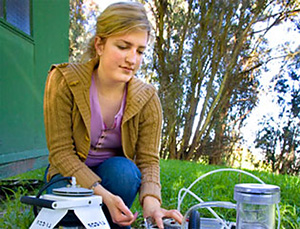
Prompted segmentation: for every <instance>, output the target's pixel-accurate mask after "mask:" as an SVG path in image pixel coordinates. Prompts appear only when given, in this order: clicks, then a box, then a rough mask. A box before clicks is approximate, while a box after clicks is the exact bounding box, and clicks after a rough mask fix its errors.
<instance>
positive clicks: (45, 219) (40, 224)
mask: <svg viewBox="0 0 300 229" xmlns="http://www.w3.org/2000/svg"><path fill="white" fill-rule="evenodd" d="M67 212H68V209H59V210H53V209H49V208H42V209H41V211H40V212H39V214H38V216H37V217H36V218H35V220H34V221H33V223H32V224H31V226H30V229H51V228H54V227H55V225H56V224H57V223H58V222H60V220H61V219H62V218H63V217H64V216H65V215H66V214H67Z"/></svg>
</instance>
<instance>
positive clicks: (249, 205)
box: [234, 183, 280, 229]
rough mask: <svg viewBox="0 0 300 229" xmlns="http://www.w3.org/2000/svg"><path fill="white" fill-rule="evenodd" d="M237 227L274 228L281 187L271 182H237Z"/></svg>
mask: <svg viewBox="0 0 300 229" xmlns="http://www.w3.org/2000/svg"><path fill="white" fill-rule="evenodd" d="M234 199H235V200H236V201H237V208H236V213H237V217H236V227H237V229H253V228H255V229H274V228H275V208H276V206H275V205H276V204H278V203H279V201H280V188H279V187H278V186H275V185H269V184H250V183H248V184H237V185H235V187H234Z"/></svg>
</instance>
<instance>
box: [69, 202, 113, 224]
mask: <svg viewBox="0 0 300 229" xmlns="http://www.w3.org/2000/svg"><path fill="white" fill-rule="evenodd" d="M74 213H75V215H76V216H77V217H78V219H79V220H80V221H81V222H82V224H83V225H84V226H85V228H101V229H110V226H109V224H108V222H107V220H106V217H105V215H104V213H103V211H102V209H101V207H100V206H95V207H94V206H93V207H89V208H76V209H74Z"/></svg>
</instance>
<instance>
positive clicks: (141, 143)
mask: <svg viewBox="0 0 300 229" xmlns="http://www.w3.org/2000/svg"><path fill="white" fill-rule="evenodd" d="M161 125H162V109H161V104H160V101H159V98H158V95H157V94H156V93H154V94H153V96H152V97H151V99H150V100H149V101H148V102H147V103H146V104H145V106H144V108H143V109H142V113H141V116H140V120H139V127H138V136H137V137H138V140H137V144H136V164H137V166H138V167H139V169H140V171H141V174H142V183H141V188H140V203H141V204H142V203H143V199H144V197H146V196H153V197H155V198H157V199H158V200H159V201H160V202H161V185H160V167H159V146H160V137H161Z"/></svg>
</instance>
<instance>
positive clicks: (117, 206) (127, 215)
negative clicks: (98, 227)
mask: <svg viewBox="0 0 300 229" xmlns="http://www.w3.org/2000/svg"><path fill="white" fill-rule="evenodd" d="M94 193H95V194H96V195H100V196H102V200H103V203H104V204H105V205H106V206H107V208H108V210H109V213H110V216H111V218H112V221H113V222H114V223H115V224H118V225H120V226H129V225H131V224H132V223H133V222H134V221H135V220H136V218H137V213H135V214H132V212H131V211H130V209H129V208H128V207H127V206H126V205H125V203H124V201H123V200H122V199H121V198H120V197H119V196H116V195H113V194H112V193H110V192H109V191H107V190H106V189H105V188H103V187H102V186H101V185H97V186H96V187H95V188H94Z"/></svg>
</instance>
